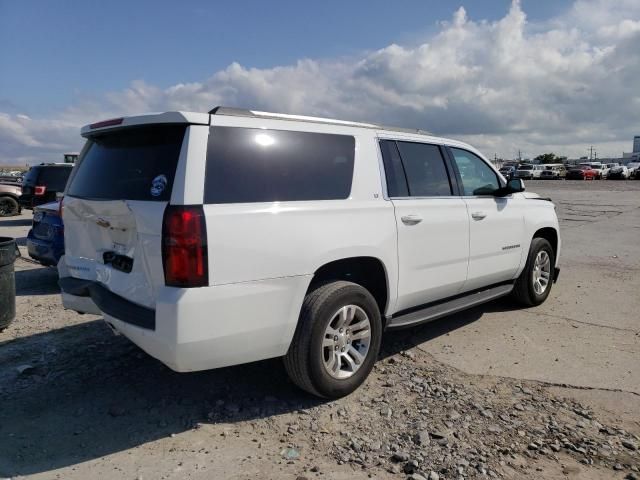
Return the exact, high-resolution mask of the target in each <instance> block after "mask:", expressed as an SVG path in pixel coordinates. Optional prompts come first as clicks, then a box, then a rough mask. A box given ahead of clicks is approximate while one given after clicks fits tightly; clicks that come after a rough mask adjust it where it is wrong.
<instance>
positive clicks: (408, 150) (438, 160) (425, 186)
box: [396, 142, 452, 197]
mask: <svg viewBox="0 0 640 480" xmlns="http://www.w3.org/2000/svg"><path fill="white" fill-rule="evenodd" d="M396 143H397V145H398V150H399V152H400V157H401V158H402V165H403V166H404V171H405V172H406V175H407V184H408V185H409V195H410V196H412V197H442V196H449V195H451V194H452V189H451V182H450V181H449V175H448V173H447V168H446V166H445V163H444V158H443V157H442V153H441V151H440V147H439V146H438V145H429V144H426V143H415V142H396Z"/></svg>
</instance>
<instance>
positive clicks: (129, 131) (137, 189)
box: [63, 124, 188, 308]
mask: <svg viewBox="0 0 640 480" xmlns="http://www.w3.org/2000/svg"><path fill="white" fill-rule="evenodd" d="M187 126H188V125H187V124H155V125H153V124H152V125H141V126H132V127H127V128H121V129H116V130H107V131H104V132H98V133H96V134H92V135H91V136H89V138H88V141H87V143H86V145H85V147H84V148H83V151H82V153H81V154H80V158H79V160H78V165H77V167H76V169H75V171H74V173H73V175H72V177H71V179H70V182H69V186H68V188H67V191H66V195H65V198H64V204H63V205H64V206H63V220H64V225H65V247H66V250H65V264H66V267H67V268H68V271H69V274H70V275H71V276H72V277H75V278H81V279H85V280H92V281H97V282H99V283H101V284H102V285H103V286H105V287H106V288H107V289H109V290H110V291H112V292H113V293H115V294H117V295H119V296H121V297H124V298H126V299H128V300H130V301H132V302H134V303H137V304H139V305H143V306H146V307H149V308H154V307H155V298H156V292H157V289H158V288H159V287H160V286H163V285H164V275H163V267H162V255H161V236H162V220H163V214H164V210H165V207H166V206H167V204H168V202H169V200H170V197H171V192H172V188H173V183H174V179H175V175H176V169H177V166H178V159H179V157H180V152H181V149H182V144H183V140H184V137H185V132H186V129H187Z"/></svg>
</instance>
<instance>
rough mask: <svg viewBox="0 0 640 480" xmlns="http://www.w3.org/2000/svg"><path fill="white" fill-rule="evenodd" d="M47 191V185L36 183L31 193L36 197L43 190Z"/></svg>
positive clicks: (41, 193)
mask: <svg viewBox="0 0 640 480" xmlns="http://www.w3.org/2000/svg"><path fill="white" fill-rule="evenodd" d="M46 191H47V187H46V186H45V185H37V186H36V188H34V190H33V194H34V195H35V196H37V197H39V196H41V195H44V192H46Z"/></svg>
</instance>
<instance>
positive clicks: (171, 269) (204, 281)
mask: <svg viewBox="0 0 640 480" xmlns="http://www.w3.org/2000/svg"><path fill="white" fill-rule="evenodd" d="M162 265H163V267H164V282H165V284H166V285H167V286H170V287H202V286H205V285H208V284H209V266H208V263H207V227H206V224H205V218H204V211H203V209H202V206H201V205H168V206H167V208H166V210H165V211H164V218H163V220H162Z"/></svg>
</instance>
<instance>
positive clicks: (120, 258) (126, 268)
mask: <svg viewBox="0 0 640 480" xmlns="http://www.w3.org/2000/svg"><path fill="white" fill-rule="evenodd" d="M102 261H103V262H104V264H105V265H111V267H112V268H113V269H114V270H119V271H120V272H124V273H131V270H132V269H133V258H130V257H127V256H126V255H120V254H118V253H115V252H104V253H103V254H102Z"/></svg>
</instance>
